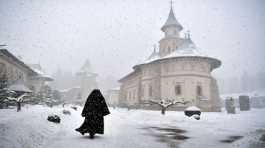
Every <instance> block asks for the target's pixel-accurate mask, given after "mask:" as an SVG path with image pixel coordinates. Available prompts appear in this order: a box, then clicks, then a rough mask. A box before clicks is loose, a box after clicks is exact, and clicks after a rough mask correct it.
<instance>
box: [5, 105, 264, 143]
mask: <svg viewBox="0 0 265 148" xmlns="http://www.w3.org/2000/svg"><path fill="white" fill-rule="evenodd" d="M64 109H67V110H69V111H71V115H64V114H62V110H63V108H62V107H53V108H48V107H43V106H26V107H23V108H22V111H21V112H18V113H17V112H16V110H15V109H2V110H0V117H1V118H0V148H73V147H76V148H89V147H91V148H101V147H106V148H109V147H114V148H125V147H132V148H136V147H137V148H139V147H146V148H150V147H152V148H161V147H172V148H173V147H174V148H175V147H178V148H188V147H196V148H199V147H201V148H207V147H209V148H213V147H220V148H223V147H240V148H242V147H243V148H244V147H251V148H252V147H254V148H255V147H256V148H262V147H264V146H265V144H264V143H262V142H259V137H260V136H261V135H262V134H264V133H265V116H264V113H265V109H252V110H251V111H246V112H237V114H226V113H225V112H221V113H202V116H201V120H195V119H193V118H188V117H186V116H184V113H183V112H174V111H168V112H166V115H165V116H163V115H161V113H160V111H146V110H129V111H128V110H126V109H117V108H116V109H111V114H110V115H108V116H106V117H105V134H104V135H96V137H95V139H93V140H91V139H89V137H88V136H87V135H86V136H82V135H80V134H79V133H77V132H76V131H75V130H74V129H75V128H77V127H79V126H80V124H81V123H82V122H83V118H82V117H81V116H80V112H81V109H82V108H81V107H79V108H78V111H75V110H73V109H71V108H70V107H69V106H67V107H65V108H64ZM52 113H54V114H58V115H59V116H60V117H61V123H60V124H55V123H52V122H48V121H47V120H46V119H47V116H48V115H49V114H52Z"/></svg>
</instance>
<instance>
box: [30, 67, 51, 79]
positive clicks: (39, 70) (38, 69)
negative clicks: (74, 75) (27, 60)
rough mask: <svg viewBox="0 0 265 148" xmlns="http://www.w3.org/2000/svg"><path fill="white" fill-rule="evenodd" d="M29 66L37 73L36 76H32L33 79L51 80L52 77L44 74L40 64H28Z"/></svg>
mask: <svg viewBox="0 0 265 148" xmlns="http://www.w3.org/2000/svg"><path fill="white" fill-rule="evenodd" d="M29 66H30V68H31V69H32V70H33V71H34V72H36V73H37V75H36V76H33V77H32V78H33V79H43V80H45V81H53V78H52V77H51V76H50V75H48V74H46V73H45V72H44V71H43V69H42V68H41V66H40V64H30V65H29Z"/></svg>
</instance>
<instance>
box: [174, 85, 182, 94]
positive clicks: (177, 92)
mask: <svg viewBox="0 0 265 148" xmlns="http://www.w3.org/2000/svg"><path fill="white" fill-rule="evenodd" d="M175 94H176V95H181V86H180V85H176V86H175Z"/></svg>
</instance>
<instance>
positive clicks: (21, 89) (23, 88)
mask: <svg viewBox="0 0 265 148" xmlns="http://www.w3.org/2000/svg"><path fill="white" fill-rule="evenodd" d="M8 89H10V90H12V91H19V92H32V91H31V90H30V89H29V88H28V87H27V86H26V85H25V84H24V83H23V82H22V81H18V82H16V83H15V84H12V85H10V86H9V88H8Z"/></svg>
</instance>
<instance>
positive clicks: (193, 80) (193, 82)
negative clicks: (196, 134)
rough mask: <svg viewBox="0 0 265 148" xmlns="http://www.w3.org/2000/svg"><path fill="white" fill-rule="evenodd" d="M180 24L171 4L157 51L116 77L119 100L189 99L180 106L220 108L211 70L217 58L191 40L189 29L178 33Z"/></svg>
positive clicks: (130, 102)
mask: <svg viewBox="0 0 265 148" xmlns="http://www.w3.org/2000/svg"><path fill="white" fill-rule="evenodd" d="M182 29H183V27H182V26H181V24H180V23H179V22H178V21H177V19H176V18H175V15H174V12H173V9H172V6H171V8H170V12H169V16H168V18H167V21H166V23H165V24H164V25H163V26H162V28H161V30H162V31H163V32H164V33H165V36H164V37H163V38H162V39H161V40H160V41H159V51H156V50H154V51H153V53H152V54H151V55H150V56H149V57H148V58H147V59H146V60H145V61H144V62H142V63H140V64H137V65H135V66H134V67H133V72H131V73H129V74H128V75H126V76H124V77H123V78H121V79H120V80H119V82H120V83H121V87H120V94H119V102H120V104H123V105H126V106H138V107H144V106H145V105H144V103H143V102H147V101H148V100H150V99H152V100H160V99H170V100H181V99H184V100H185V101H189V102H190V103H189V104H187V105H185V106H180V107H175V109H180V110H181V109H183V108H185V107H187V106H190V105H196V106H197V107H199V108H200V109H202V111H220V106H221V105H220V97H219V92H218V85H217V82H216V80H215V79H214V78H213V77H212V75H211V72H212V71H213V70H214V69H216V68H218V67H220V66H221V61H220V60H218V59H216V58H212V57H209V56H206V55H205V54H203V53H202V52H201V51H200V49H199V48H197V47H196V45H195V44H194V43H193V41H192V40H191V38H190V35H189V33H186V34H185V37H181V36H180V33H181V31H182Z"/></svg>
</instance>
